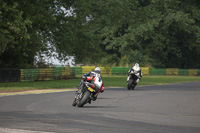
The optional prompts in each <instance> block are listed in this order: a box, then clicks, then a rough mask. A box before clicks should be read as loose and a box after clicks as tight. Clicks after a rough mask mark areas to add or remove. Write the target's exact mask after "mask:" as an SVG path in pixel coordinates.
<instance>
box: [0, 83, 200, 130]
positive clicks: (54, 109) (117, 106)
mask: <svg viewBox="0 0 200 133" xmlns="http://www.w3.org/2000/svg"><path fill="white" fill-rule="evenodd" d="M73 99H74V91H71V92H56V93H45V94H23V95H12V96H1V97H0V133H77V132H81V133H133V132H134V133H200V82H190V83H177V84H168V85H157V86H141V87H140V86H137V87H136V88H135V90H134V91H130V90H127V89H126V88H105V91H104V93H102V94H99V96H98V99H97V100H96V101H94V102H92V103H91V104H86V105H85V106H84V107H83V108H78V107H73V106H72V102H73Z"/></svg>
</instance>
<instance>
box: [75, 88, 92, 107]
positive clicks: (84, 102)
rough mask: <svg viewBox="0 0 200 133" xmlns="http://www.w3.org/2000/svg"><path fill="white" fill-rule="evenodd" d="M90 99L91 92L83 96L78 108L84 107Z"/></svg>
mask: <svg viewBox="0 0 200 133" xmlns="http://www.w3.org/2000/svg"><path fill="white" fill-rule="evenodd" d="M89 98H90V92H89V91H86V92H85V93H84V94H83V97H82V99H81V100H80V101H79V103H78V104H77V106H78V107H83V106H84V104H86V102H87V100H88V99H89Z"/></svg>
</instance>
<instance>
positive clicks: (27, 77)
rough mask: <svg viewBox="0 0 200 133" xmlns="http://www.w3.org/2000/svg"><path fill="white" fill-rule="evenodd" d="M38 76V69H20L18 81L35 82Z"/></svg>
mask: <svg viewBox="0 0 200 133" xmlns="http://www.w3.org/2000/svg"><path fill="white" fill-rule="evenodd" d="M39 74H40V69H21V78H20V81H36V80H38V77H39Z"/></svg>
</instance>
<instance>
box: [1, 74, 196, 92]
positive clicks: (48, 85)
mask: <svg viewBox="0 0 200 133" xmlns="http://www.w3.org/2000/svg"><path fill="white" fill-rule="evenodd" d="M126 78H127V76H103V82H104V86H105V87H126ZM192 81H200V76H146V75H144V77H143V78H142V80H141V81H140V82H139V84H138V85H139V86H143V85H160V84H169V83H180V82H192ZM79 83H80V78H76V79H68V80H54V81H37V82H12V83H0V90H32V89H60V88H76V87H77V86H78V85H79Z"/></svg>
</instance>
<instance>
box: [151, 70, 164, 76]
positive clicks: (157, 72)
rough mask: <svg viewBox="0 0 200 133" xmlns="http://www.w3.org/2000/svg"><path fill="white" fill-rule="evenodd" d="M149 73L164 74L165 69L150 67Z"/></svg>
mask: <svg viewBox="0 0 200 133" xmlns="http://www.w3.org/2000/svg"><path fill="white" fill-rule="evenodd" d="M150 75H166V69H164V68H159V69H156V68H150Z"/></svg>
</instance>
